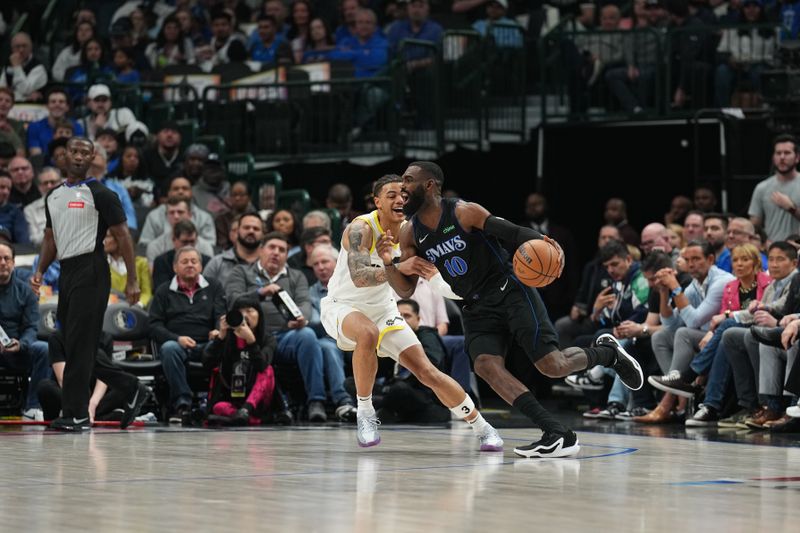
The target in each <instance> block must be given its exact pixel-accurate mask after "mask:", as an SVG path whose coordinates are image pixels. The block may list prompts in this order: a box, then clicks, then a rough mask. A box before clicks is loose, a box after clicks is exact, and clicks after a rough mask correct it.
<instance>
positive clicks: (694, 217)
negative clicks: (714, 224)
mask: <svg viewBox="0 0 800 533" xmlns="http://www.w3.org/2000/svg"><path fill="white" fill-rule="evenodd" d="M704 222H705V221H704V219H703V213H701V212H700V211H694V210H693V211H689V212H688V213H687V214H686V218H685V219H683V240H684V241H685V242H689V241H696V240H698V239H702V238H703V232H704V229H703V223H704Z"/></svg>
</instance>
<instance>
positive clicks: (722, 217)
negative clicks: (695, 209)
mask: <svg viewBox="0 0 800 533" xmlns="http://www.w3.org/2000/svg"><path fill="white" fill-rule="evenodd" d="M712 218H716V219H719V220H721V221H722V225H723V226H724V227H725V228H727V227H728V217H726V216H725V215H723V214H722V213H706V214H705V215H703V222H705V221H706V220H709V219H712Z"/></svg>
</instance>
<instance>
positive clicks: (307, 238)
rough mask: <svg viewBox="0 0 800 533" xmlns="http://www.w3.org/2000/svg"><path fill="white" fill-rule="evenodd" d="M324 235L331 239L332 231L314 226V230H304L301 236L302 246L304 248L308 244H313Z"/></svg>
mask: <svg viewBox="0 0 800 533" xmlns="http://www.w3.org/2000/svg"><path fill="white" fill-rule="evenodd" d="M323 235H327V236H328V237H330V236H331V230H329V229H328V228H326V227H323V226H314V227H313V228H307V229H304V230H303V233H301V234H300V244H302V245H304V246H305V245H306V244H311V243H313V242H314V241H315V240H317V239H318V238H319V237H322V236H323Z"/></svg>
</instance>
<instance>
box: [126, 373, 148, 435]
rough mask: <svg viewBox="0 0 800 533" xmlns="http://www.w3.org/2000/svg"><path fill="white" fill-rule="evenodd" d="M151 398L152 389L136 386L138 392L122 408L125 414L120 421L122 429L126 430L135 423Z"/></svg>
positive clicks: (141, 385) (140, 385) (142, 385)
mask: <svg viewBox="0 0 800 533" xmlns="http://www.w3.org/2000/svg"><path fill="white" fill-rule="evenodd" d="M149 396H150V389H149V388H148V387H147V386H146V385H144V384H142V383H139V384H138V385H137V386H136V392H134V393H133V397H131V398H128V399H127V400H126V401H125V403H124V404H123V406H122V409H123V413H122V418H121V419H120V421H119V428H120V429H125V428H127V427H128V426H130V425H131V424H132V423H133V421H134V420H135V419H136V415H138V414H139V410H141V408H142V406H143V405H144V403H145V402H146V401H147V398H148V397H149Z"/></svg>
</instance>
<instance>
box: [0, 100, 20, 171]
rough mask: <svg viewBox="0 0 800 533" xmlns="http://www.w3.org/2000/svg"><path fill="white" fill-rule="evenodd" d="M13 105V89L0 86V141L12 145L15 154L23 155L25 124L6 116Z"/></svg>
mask: <svg viewBox="0 0 800 533" xmlns="http://www.w3.org/2000/svg"><path fill="white" fill-rule="evenodd" d="M13 107H14V91H12V90H11V89H9V88H8V87H0V143H8V144H10V145H11V146H13V147H14V150H16V152H17V155H19V156H23V157H24V156H25V125H24V124H23V123H22V122H20V121H19V120H14V119H13V118H8V114H9V113H10V112H11V109H12V108H13Z"/></svg>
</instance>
